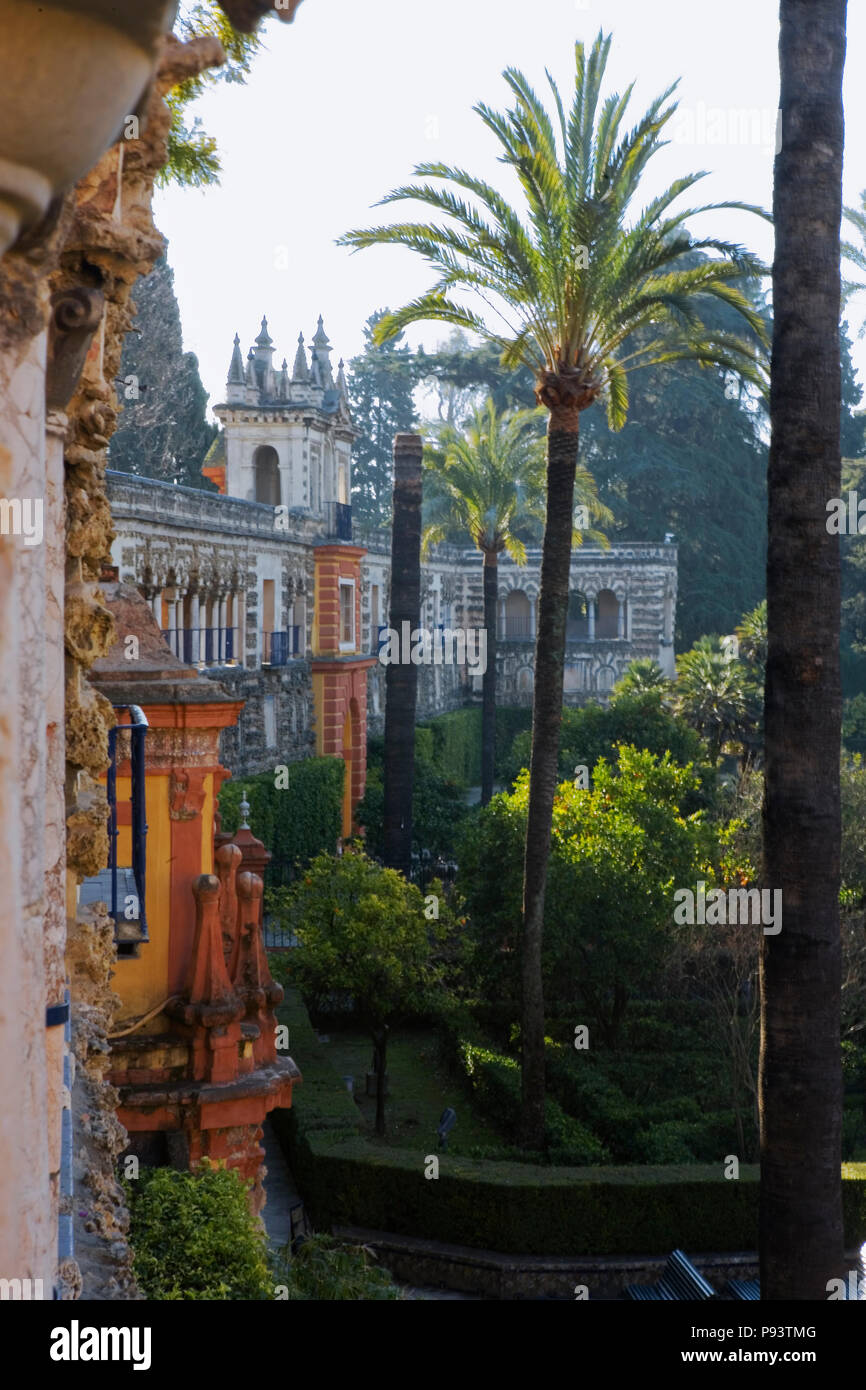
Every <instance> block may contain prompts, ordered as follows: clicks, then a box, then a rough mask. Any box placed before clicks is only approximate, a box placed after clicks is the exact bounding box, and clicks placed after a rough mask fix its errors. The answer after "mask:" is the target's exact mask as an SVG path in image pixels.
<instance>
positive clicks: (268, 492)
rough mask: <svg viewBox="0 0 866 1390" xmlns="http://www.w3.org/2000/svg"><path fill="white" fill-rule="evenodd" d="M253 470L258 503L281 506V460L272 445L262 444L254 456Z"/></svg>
mask: <svg viewBox="0 0 866 1390" xmlns="http://www.w3.org/2000/svg"><path fill="white" fill-rule="evenodd" d="M253 470H254V472H255V478H256V501H257V502H266V503H267V504H268V506H269V507H277V506H279V504H280V502H281V501H282V498H281V497H280V460H279V457H278V455H277V451H276V449H274V448H273V447H272V446H271V445H270V444H261V445H260V446H259V448H258V449H256V452H255V453H254V455H253Z"/></svg>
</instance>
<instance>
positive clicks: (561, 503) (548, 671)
mask: <svg viewBox="0 0 866 1390" xmlns="http://www.w3.org/2000/svg"><path fill="white" fill-rule="evenodd" d="M577 419H578V417H577V414H576V412H574V411H571V412H569V413H567V414H566V415H565V418H564V419H563V418H561V417H560V416H559V415H558V413H557V412H555V411H554V412H551V416H550V421H549V424H548V432H547V518H546V521H545V525H544V540H543V543H542V552H541V592H540V596H539V603H538V636H537V639H536V645H535V688H534V694H533V701H532V760H531V763H530V772H529V813H528V816H527V824H526V855H525V859H524V866H523V1015H522V1025H521V1047H522V1063H523V1069H522V1086H523V1091H522V1100H523V1107H522V1115H521V1136H520V1137H521V1143H522V1144H523V1146H524V1147H525V1148H528V1149H540V1148H542V1147H543V1144H544V995H543V989H542V979H541V945H542V935H543V927H544V890H545V886H546V883H547V860H548V857H549V855H550V832H551V823H552V819H553V798H554V796H555V793H556V784H557V774H558V768H559V730H560V725H561V723H562V686H563V667H564V664H565V629H566V621H567V618H568V590H569V574H570V568H571V536H572V530H573V525H574V521H573V517H574V474H575V468H576V466H577V446H578V428H577ZM566 423H567V425H568V428H563V425H564V424H566Z"/></svg>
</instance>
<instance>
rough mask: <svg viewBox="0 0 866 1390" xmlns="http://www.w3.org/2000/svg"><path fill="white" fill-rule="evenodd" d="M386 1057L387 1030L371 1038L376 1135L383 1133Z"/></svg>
mask: <svg viewBox="0 0 866 1390" xmlns="http://www.w3.org/2000/svg"><path fill="white" fill-rule="evenodd" d="M387 1055H388V1029H387V1028H383V1029H382V1031H381V1033H376V1034H375V1035H374V1037H373V1070H374V1071H375V1073H376V1133H377V1134H378V1135H379V1136H380V1137H381V1136H382V1135H384V1133H385V1068H386V1065H387Z"/></svg>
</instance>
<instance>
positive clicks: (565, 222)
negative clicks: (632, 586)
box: [341, 33, 765, 1147]
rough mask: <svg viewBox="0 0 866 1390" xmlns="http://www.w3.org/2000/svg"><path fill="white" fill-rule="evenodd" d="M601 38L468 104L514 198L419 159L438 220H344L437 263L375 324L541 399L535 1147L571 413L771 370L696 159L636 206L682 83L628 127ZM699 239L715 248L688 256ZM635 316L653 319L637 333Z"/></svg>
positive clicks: (527, 879) (402, 192)
mask: <svg viewBox="0 0 866 1390" xmlns="http://www.w3.org/2000/svg"><path fill="white" fill-rule="evenodd" d="M609 51H610V38H609V36H605V35H604V34H602V33H599V34H598V37H597V38H596V40H595V42H594V43H593V45H592V49H591V51H590V52H589V53H587V52H586V49H585V47H584V45H583V43H581V42H578V43H577V44H576V45H575V79H574V93H573V97H572V101H571V106H570V109H569V110H568V111H567V110H566V105H565V103H564V101H563V98H562V95H561V93H560V91H559V89H558V88H557V86H556V84H555V83H554V81H553V79H552V78H551V77H550V75H549V74H548V82H549V85H550V88H551V96H552V100H553V114H552V115H551V114H550V113H549V112H548V110H547V109H546V108H545V106H544V104H543V103H542V101H541V100H540V99H539V97H538V96H537V95H536V93H535V92H534V91H533V89H532V87H531V86H530V84H529V82H528V80H527V78H526V77H525V76H524V75H523V74H522V73H521V72H519V71H518V70H516V69H514V68H509V69H507V71H506V72H505V73H504V78H505V81H506V82H507V84H508V87H509V89H510V91H511V94H512V96H513V98H514V104H513V106H512V107H511V108H510V109H509V110H508V111H506V112H502V113H500V112H496V111H493V110H492V109H491V108H490V107H488V106H486V105H484V104H479V105H478V106H476V107H475V110H476V112H477V114H478V115H479V116H480V117H481V119H482V120H483V122H484V124H485V125H486V126H487V128H488V130H490V131H491V132H492V134H493V135H494V136H495V137H496V139H497V140H498V141H499V145H500V148H501V153H500V160H501V162H502V163H504V164H505V165H507V166H508V167H509V168H510V170H511V171H512V172H513V174H514V175H515V176H516V179H517V182H518V184H519V187H520V190H521V202H520V205H519V210H518V207H517V206H512V204H511V203H509V202H508V200H507V199H506V198H505V197H504V196H503V194H502V193H500V192H499V190H498V189H497V188H495V187H493V186H492V185H491V184H490V183H488V182H487V181H485V180H484V179H481V178H476V177H475V176H473V175H472V174H471V173H469V172H468V171H466V170H464V169H461V168H452V167H450V166H449V165H446V164H440V163H430V164H420V165H418V166H417V167H416V169H415V176H416V178H418V179H420V180H424V181H422V182H419V183H413V184H408V185H406V186H404V187H401V188H397V189H395V190H394V191H393V192H392V193H389V194H388V195H387V196H386V197H385V198H384V199H383V202H384V203H392V202H395V201H398V200H402V199H412V200H414V201H416V202H420V203H423V204H425V205H426V206H427V207H428V208H431V209H432V210H433V212H434V213H435V214H436V215H437V217H438V216H439V215H444V218H445V219H446V220H445V221H444V222H443V221H439V220H431V221H428V222H423V221H416V222H401V223H397V224H396V225H392V226H389V227H374V228H369V229H366V230H358V231H352V232H349V233H347V234H346V235H345V236H344V237H342V238H341V243H342V244H344V245H347V246H351V247H353V248H355V249H360V248H362V247H367V246H375V245H398V246H407V247H411V248H412V249H413V250H415V251H417V252H418V253H419V254H420V255H421V256H423V257H424V259H425V260H426V261H427V262H428V263H429V264H430V265H431V266H433V267H434V268H435V270H436V272H437V274H438V280H437V282H436V283H435V285H434V286H433V287H432V289H430V290H429V291H428V292H427V293H426V294H422V295H420V296H419V297H418V298H417V299H414V300H412V301H411V302H410V303H408V304H406V305H404V307H403V308H402V309H399V310H397V311H396V312H394V313H392V314H390V315H389V316H388V318H387V319H385V320H383V321H382V322H381V323H380V324H379V327H378V332H379V334H380V336H381V337H382V338H385V337H386V336H387V335H389V334H393V333H397V332H399V331H400V330H401V329H402V328H405V327H406V325H408V324H410V323H415V322H417V321H419V320H427V319H438V320H442V321H444V322H447V323H451V324H454V325H456V326H457V327H458V328H464V329H466V330H467V331H469V332H472V333H477V334H479V335H480V336H481V337H482V338H485V339H487V340H489V341H492V342H494V343H495V344H496V345H497V346H498V347H499V349H500V350H501V352H502V362H503V365H504V366H505V367H509V368H512V369H516V368H518V367H520V366H528V367H530V368H531V369H532V371H533V372H534V375H535V382H536V399H537V401H538V403H539V405H543V406H545V407H546V409H547V410H548V412H549V419H548V433H547V506H546V517H547V519H546V523H545V529H544V540H543V546H542V563H541V593H540V599H539V615H538V634H537V645H536V657H535V686H534V697H533V716H532V756H531V766H530V785H529V810H528V817H527V831H526V846H525V861H524V891H523V932H524V940H523V962H524V968H523V1015H522V1029H521V1036H522V1060H523V1067H522V1085H523V1109H522V1135H521V1137H522V1140H523V1143H524V1144H525V1145H527V1146H533V1147H540V1146H541V1143H542V1136H543V1130H544V1001H543V997H542V987H541V978H542V977H541V946H542V929H543V918H544V892H545V885H546V881H547V861H548V857H549V853H550V836H551V820H552V814H553V800H554V794H555V791H556V782H557V762H558V750H559V730H560V723H561V720H562V688H563V666H564V658H565V634H566V620H567V613H568V594H569V569H570V562H571V540H572V517H573V509H574V479H575V468H576V465H577V456H578V442H579V429H580V415H581V412H582V411H584V410H586V409H588V407H589V406H591V405H592V404H593V403H594V402H595V401H597V400H599V399H602V400H604V402H605V404H606V406H607V413H608V420H609V422H610V424H611V426H612V427H613V428H615V429H619V428H621V427H622V425H623V424H624V422H625V419H626V414H627V408H628V385H627V383H628V375H629V373H630V372H632V371H634V370H636V369H637V368H638V367H641V366H647V365H649V364H651V363H659V362H674V361H679V360H685V359H691V360H697V361H698V362H700V363H701V364H703V365H704V366H708V367H722V368H724V369H725V370H727V371H732V372H738V373H740V374H741V375H742V376H744V377H745V378H747V379H748V380H749V381H751V382H754V383H755V384H761V383H762V381H763V369H762V365H761V361H762V353H763V348H762V345H761V344H762V341H763V326H762V322H761V318H760V316H759V314H758V313H757V312H756V311H755V309H754V308H753V307H752V305H751V304H750V303H749V302H748V301H747V299H746V297H745V295H744V294H743V293H742V291H741V289H740V288H738V286H737V283H736V282H737V281H738V280H745V279H746V277H748V276H755V275H760V274H763V273H765V272H764V268H763V267H762V266H761V265H760V264H759V263H758V262H757V261H756V260H755V259H754V258H753V257H752V256H751V255H749V254H748V253H746V252H745V251H744V250H743V248H742V247H740V246H736V245H732V244H730V243H728V242H722V241H719V240H716V239H713V238H704V239H699V240H695V239H693V238H692V236H691V235H690V234H689V232H688V231H687V230H686V228H685V223H686V220H687V219H688V218H689V217H691V216H692V215H694V214H695V213H696V212H700V211H704V210H705V209H702V208H697V209H696V208H684V209H681V210H680V211H677V212H674V211H672V210H671V205H672V204H673V203H674V202H675V201H676V200H677V199H678V198H679V197H680V196H681V195H682V194H684V193H686V192H687V191H688V190H690V189H691V188H692V187H693V186H694V184H695V183H696V182H697V181H698V180H699V179H700V178H701V177H702V175H701V174H690V175H686V176H685V177H682V178H679V179H677V180H676V181H675V182H674V183H673V184H671V186H670V187H669V188H667V189H666V190H665V191H664V192H663V193H660V194H658V195H657V196H656V197H654V198H652V199H651V201H650V202H649V203H648V204H647V206H646V207H645V208H644V209H643V210H642V211H640V212H635V211H634V208H633V204H634V201H635V195H636V193H637V190H638V188H639V186H640V181H641V175H642V174H643V172H644V170H645V168H646V166H647V163H648V161H649V160H650V159H651V157H652V156H653V155H654V154H655V153H656V152H657V150H658V149H659V148H660V147H661V146H662V145H663V144H664V143H665V142H664V141H663V140H662V134H663V132H664V129H665V126H666V125H667V123H668V121H669V120H670V119H671V117H672V116H673V115H674V112H675V111H676V103H675V102H673V101H670V100H669V98H670V97H671V93H672V92H673V90H674V88H673V87H670V88H668V90H667V91H665V92H663V93H662V94H661V96H659V97H658V98H657V99H656V100H655V101H654V102H653V103H652V105H651V106H650V107H649V109H648V110H647V111H646V113H645V114H644V115H643V116H642V117H641V118H640V120H639V121H638V123H637V125H635V126H634V127H633V128H632V129H631V130H623V120H624V117H625V113H626V109H627V106H628V103H629V100H630V97H631V93H632V87H628V88H627V89H626V91H625V92H624V93H623V95H621V96H620V95H616V94H613V95H611V96H609V97H607V98H606V99H605V100H604V101H603V102H602V103H601V105H599V101H600V90H601V84H602V80H603V78H604V72H605V67H606V64H607V59H608V54H609ZM716 206H725V207H731V206H736V207H744V206H745V205H744V204H730V203H728V204H717V205H716ZM753 211H758V209H753ZM629 214H631V217H630V220H629V223H628V225H627V218H629ZM695 251H700V252H703V253H706V252H710V251H712V252H714V253H715V254H714V255H713V256H706V257H705V259H703V260H702V261H701V263H700V264H698V265H689V266H685V265H684V260H685V258H686V257H687V256H689V255H693V254H694V252H695ZM458 294H463V295H466V296H467V297H468V302H463V301H462V300H461V299H459V298H458V297H457V295H458ZM718 300H721V301H723V302H724V303H726V304H729V305H732V306H733V307H734V308H735V309H736V310H737V312H738V313H739V315H740V316H741V317H742V319H743V322H744V325H746V327H747V333H746V336H740V335H738V334H735V333H731V332H728V331H716V330H710V329H708V328H707V327H706V326H705V324H704V321H703V318H702V316H701V309H702V307H705V306H707V305H709V304H710V303H713V302H714V301H718ZM644 328H646V329H647V330H648V332H647V333H646V335H645V336H644V337H643V338H641V339H639V340H638V339H636V337H635V335H636V334H637V333H639V331H640V330H641V329H644Z"/></svg>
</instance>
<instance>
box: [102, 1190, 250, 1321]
mask: <svg viewBox="0 0 866 1390" xmlns="http://www.w3.org/2000/svg"><path fill="white" fill-rule="evenodd" d="M125 1188H126V1195H127V1200H128V1203H129V1211H130V1227H129V1239H130V1244H131V1245H132V1249H133V1267H134V1270H135V1277H136V1279H137V1280H138V1283H139V1285H140V1287H141V1291H142V1293H143V1294H144V1295H145V1297H147V1298H152V1299H166V1300H170V1301H177V1300H207V1299H217V1300H222V1299H265V1298H270V1297H272V1291H273V1280H272V1279H271V1276H270V1272H269V1270H268V1264H267V1256H266V1248H265V1239H264V1235H263V1232H262V1231H261V1229H260V1228H259V1224H258V1221H257V1220H256V1218H255V1217H254V1216H253V1215H252V1213H251V1211H250V1209H249V1207H248V1205H247V1196H246V1188H245V1185H244V1183H243V1182H242V1181H241V1179H240V1177H239V1176H238V1174H237V1173H236V1172H234V1171H232V1170H231V1169H226V1168H222V1169H216V1168H201V1169H199V1170H198V1171H197V1172H195V1173H180V1172H177V1171H176V1170H175V1169H173V1168H144V1169H142V1171H141V1175H140V1176H139V1177H138V1178H137V1179H136V1180H135V1181H134V1182H132V1181H129V1182H127V1183H126V1184H125Z"/></svg>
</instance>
